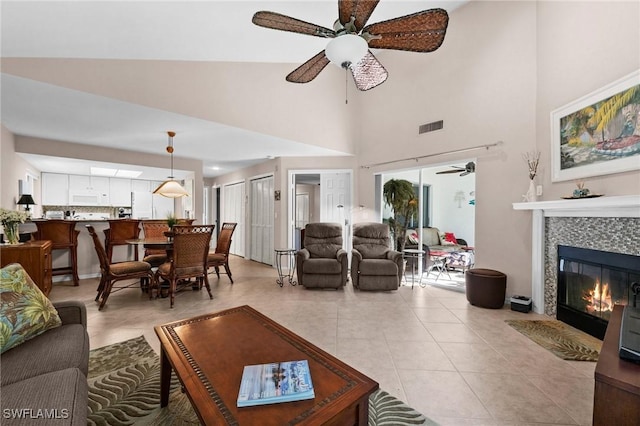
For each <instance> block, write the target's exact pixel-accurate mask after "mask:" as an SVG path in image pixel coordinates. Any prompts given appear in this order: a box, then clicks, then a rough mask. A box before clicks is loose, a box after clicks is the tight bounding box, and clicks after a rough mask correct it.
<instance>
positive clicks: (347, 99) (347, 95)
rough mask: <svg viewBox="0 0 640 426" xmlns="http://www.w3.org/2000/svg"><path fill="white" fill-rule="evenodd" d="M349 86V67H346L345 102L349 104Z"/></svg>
mask: <svg viewBox="0 0 640 426" xmlns="http://www.w3.org/2000/svg"><path fill="white" fill-rule="evenodd" d="M348 86H349V69H348V68H347V67H344V104H345V105H348V104H349V94H348Z"/></svg>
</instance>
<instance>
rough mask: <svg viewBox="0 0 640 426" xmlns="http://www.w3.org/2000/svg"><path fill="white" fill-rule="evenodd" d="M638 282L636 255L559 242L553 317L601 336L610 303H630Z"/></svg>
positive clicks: (639, 266)
mask: <svg viewBox="0 0 640 426" xmlns="http://www.w3.org/2000/svg"><path fill="white" fill-rule="evenodd" d="M638 282H640V256H633V255H629V254H621V253H613V252H605V251H599V250H591V249H584V248H578V247H569V246H562V245H559V246H558V298H557V317H558V319H559V320H560V321H564V322H566V323H567V324H570V325H572V326H574V327H576V328H579V329H580V330H583V331H585V332H587V333H589V334H591V335H592V336H595V337H597V338H599V339H602V338H604V333H605V331H606V329H607V324H608V321H609V317H610V316H611V312H612V311H613V306H614V305H616V304H619V305H626V304H629V303H631V301H632V300H633V299H632V290H631V287H632V285H633V284H634V283H638ZM636 285H637V284H636Z"/></svg>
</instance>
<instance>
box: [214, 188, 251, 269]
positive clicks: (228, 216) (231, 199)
mask: <svg viewBox="0 0 640 426" xmlns="http://www.w3.org/2000/svg"><path fill="white" fill-rule="evenodd" d="M222 189H223V197H224V203H223V205H222V206H223V207H222V209H223V214H222V222H223V223H224V222H235V223H237V224H238V226H236V229H235V231H234V232H233V237H232V242H231V248H230V250H229V252H230V253H231V254H235V255H237V256H243V257H244V236H245V231H244V226H245V223H244V214H245V210H244V209H245V207H244V206H245V203H244V197H245V184H244V182H239V183H234V184H230V185H225V186H224V187H223V188H222ZM220 226H222V224H220Z"/></svg>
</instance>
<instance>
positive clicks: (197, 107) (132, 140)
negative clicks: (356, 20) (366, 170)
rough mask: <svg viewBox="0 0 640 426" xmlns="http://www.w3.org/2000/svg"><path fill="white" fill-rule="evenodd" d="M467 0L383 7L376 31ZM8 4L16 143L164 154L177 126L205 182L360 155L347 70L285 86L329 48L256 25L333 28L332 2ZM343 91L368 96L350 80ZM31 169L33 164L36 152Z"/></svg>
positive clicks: (387, 0) (5, 116) (7, 86)
mask: <svg viewBox="0 0 640 426" xmlns="http://www.w3.org/2000/svg"><path fill="white" fill-rule="evenodd" d="M463 3H465V2H464V1H435V2H434V1H398V0H382V1H381V2H380V4H379V5H378V6H377V8H376V10H375V11H374V13H373V15H372V16H371V18H370V19H369V22H378V21H381V20H385V19H389V18H393V17H397V16H402V15H406V14H409V13H413V12H416V11H419V10H423V9H429V8H433V7H443V8H445V9H447V10H449V11H450V10H452V9H454V8H455V7H458V6H459V5H460V4H463ZM1 7H2V10H1V12H2V13H1V31H2V33H1V36H2V38H1V42H2V63H1V68H2V80H1V84H2V91H1V96H2V99H1V101H2V110H1V112H2V116H1V119H2V123H3V125H4V126H5V127H7V128H8V129H9V130H10V131H11V132H13V133H14V134H18V135H25V136H33V137H40V138H47V139H53V140H61V141H66V142H71V143H80V144H88V145H99V146H106V147H113V148H119V149H124V150H131V151H139V152H148V153H156V154H158V153H163V151H164V146H165V145H166V141H167V139H166V131H167V130H173V131H176V132H177V135H176V137H175V146H176V152H175V155H176V156H178V157H185V158H192V159H201V160H202V161H203V174H204V176H205V177H207V176H208V177H212V176H216V175H220V174H224V173H228V172H230V171H232V170H234V169H237V168H241V167H246V166H248V165H251V164H256V163H259V162H262V161H265V160H266V159H267V158H270V157H279V156H334V155H351V154H353V153H354V150H353V143H354V139H355V137H356V129H355V128H354V125H353V122H354V114H357V109H356V108H355V107H354V106H352V105H351V104H349V105H345V104H344V96H345V78H344V77H345V75H344V71H343V70H341V69H339V68H338V67H333V66H332V67H330V68H328V69H327V70H325V71H323V73H321V75H319V76H318V77H317V78H316V79H315V80H314V81H313V82H311V83H308V84H304V85H298V84H291V83H287V82H285V80H284V77H285V76H286V75H287V74H288V73H289V72H290V71H292V70H293V69H294V68H296V67H297V66H298V65H299V64H301V63H302V62H304V61H306V60H307V59H309V58H310V57H312V56H314V55H315V54H316V53H318V52H319V51H322V50H323V49H324V46H325V45H326V40H325V39H322V38H319V37H306V36H304V35H299V34H293V33H288V32H282V31H274V30H269V29H265V28H260V27H257V26H255V25H253V24H252V23H251V17H252V16H253V14H254V13H255V12H256V11H258V10H270V11H275V12H279V13H283V14H286V15H290V16H293V17H296V18H298V19H301V20H304V21H308V22H313V23H316V24H319V25H322V26H325V27H331V26H332V25H333V21H334V20H335V19H336V17H337V5H336V2H335V1H303V0H300V1H281V2H272V1H194V2H182V1H174V2H156V1H138V2H124V1H102V2H79V1H65V2H63V1H43V2H23V1H3V2H2V5H1ZM376 55H378V56H379V58H381V60H383V58H384V52H380V53H379V54H378V53H376ZM346 89H347V91H348V93H349V96H350V97H352V98H354V99H356V100H357V97H358V96H366V93H365V94H358V93H356V90H355V88H354V86H353V83H352V82H348V83H347V87H346ZM374 90H375V89H374ZM30 161H32V162H34V163H35V164H34V165H35V166H36V167H38V161H39V160H38V157H37V156H32V157H31V158H30ZM57 163H58V164H59V165H60V166H61V167H67V170H68V167H71V165H65V163H64V161H63V160H62V159H60V161H58V162H57ZM43 167H50V166H43ZM45 171H46V170H45ZM49 171H52V170H49Z"/></svg>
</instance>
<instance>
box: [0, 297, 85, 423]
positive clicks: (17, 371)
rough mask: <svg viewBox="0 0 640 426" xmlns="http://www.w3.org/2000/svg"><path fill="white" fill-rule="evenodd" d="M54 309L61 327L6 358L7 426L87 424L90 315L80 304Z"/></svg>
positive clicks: (4, 419) (4, 415)
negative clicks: (88, 331)
mask: <svg viewBox="0 0 640 426" xmlns="http://www.w3.org/2000/svg"><path fill="white" fill-rule="evenodd" d="M54 306H55V308H56V310H57V311H58V315H59V316H60V319H61V320H62V326H60V327H56V328H53V329H50V330H48V331H46V332H44V333H42V334H40V335H39V336H36V337H34V338H32V339H30V340H27V341H26V342H24V343H22V344H20V345H18V346H16V347H14V348H12V349H9V350H8V351H6V352H4V353H3V354H2V357H1V359H0V365H1V367H2V371H1V373H2V376H1V381H2V387H1V389H0V392H1V394H2V398H1V400H0V406H1V409H2V410H0V413H2V420H1V421H0V423H2V425H3V426H4V425H12V426H13V425H25V426H26V425H34V424H37V425H39V426H40V425H83V426H84V425H86V424H87V401H88V396H87V371H88V368H89V335H88V334H87V313H86V310H85V307H84V305H83V304H82V303H79V302H73V301H69V302H58V303H54ZM19 416H20V417H22V418H18V417H19Z"/></svg>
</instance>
